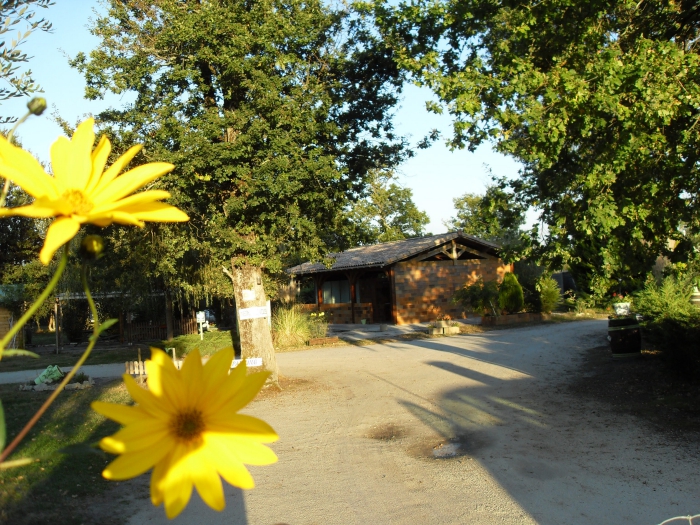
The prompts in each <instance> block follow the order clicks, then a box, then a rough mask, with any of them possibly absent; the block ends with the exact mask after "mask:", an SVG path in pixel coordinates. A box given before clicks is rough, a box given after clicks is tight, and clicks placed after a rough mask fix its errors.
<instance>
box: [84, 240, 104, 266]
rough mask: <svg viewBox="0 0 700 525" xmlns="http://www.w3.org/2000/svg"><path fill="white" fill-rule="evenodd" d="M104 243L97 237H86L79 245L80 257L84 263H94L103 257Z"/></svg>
mask: <svg viewBox="0 0 700 525" xmlns="http://www.w3.org/2000/svg"><path fill="white" fill-rule="evenodd" d="M104 248H105V241H104V239H103V238H102V237H100V236H99V235H86V236H85V238H84V239H83V242H81V243H80V250H79V253H80V257H81V259H83V260H84V261H96V260H97V259H100V258H101V257H102V256H103V255H104V253H103V252H104Z"/></svg>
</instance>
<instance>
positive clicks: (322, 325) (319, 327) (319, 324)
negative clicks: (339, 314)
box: [309, 312, 328, 337]
mask: <svg viewBox="0 0 700 525" xmlns="http://www.w3.org/2000/svg"><path fill="white" fill-rule="evenodd" d="M327 335H328V319H326V315H325V313H324V312H311V313H310V314H309V336H310V337H326V336H327Z"/></svg>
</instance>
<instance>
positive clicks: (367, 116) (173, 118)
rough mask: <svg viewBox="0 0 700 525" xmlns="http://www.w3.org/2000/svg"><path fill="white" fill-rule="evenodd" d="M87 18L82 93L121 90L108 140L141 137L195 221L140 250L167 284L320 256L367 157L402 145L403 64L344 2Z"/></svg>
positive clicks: (200, 6) (105, 123) (357, 189)
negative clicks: (395, 111)
mask: <svg viewBox="0 0 700 525" xmlns="http://www.w3.org/2000/svg"><path fill="white" fill-rule="evenodd" d="M92 32H93V33H94V34H95V35H96V36H97V37H99V39H100V44H99V46H98V47H97V49H95V50H93V51H92V52H91V53H89V55H86V54H82V53H81V54H79V55H77V56H76V57H75V58H74V60H73V61H72V65H73V66H74V67H76V68H77V69H78V70H79V71H80V72H82V73H83V74H84V76H85V78H86V81H87V88H86V96H87V97H88V98H90V99H95V98H99V97H102V96H103V95H104V94H105V93H106V92H113V93H117V94H129V95H130V96H131V97H133V102H131V103H127V104H125V105H124V107H121V108H114V109H111V110H109V111H105V112H103V113H101V114H100V115H98V116H97V121H98V124H99V126H100V127H101V128H102V130H103V131H105V132H106V133H108V134H109V135H110V136H111V138H112V139H113V141H114V142H115V143H116V144H117V147H116V148H115V149H117V150H122V151H123V150H124V149H125V147H127V146H130V145H131V144H133V143H137V142H141V143H144V144H145V148H144V153H143V155H144V156H145V157H146V159H143V160H151V159H158V160H160V161H169V162H172V163H173V164H175V166H176V169H175V170H174V171H173V173H172V174H171V175H169V176H167V177H164V178H163V179H162V183H161V185H162V187H163V188H164V189H167V190H169V191H171V192H172V194H173V201H174V203H176V204H177V205H178V206H179V207H181V208H182V209H184V210H185V211H186V212H187V213H188V214H189V216H190V217H191V221H190V222H189V223H188V224H187V225H185V226H178V227H177V228H176V229H175V230H173V228H172V227H169V226H166V225H160V226H156V227H154V228H151V231H156V233H154V234H153V235H154V236H152V237H151V238H150V239H151V240H153V241H154V242H155V240H156V239H157V241H158V245H159V246H160V250H159V253H158V254H157V255H155V254H151V255H149V256H146V257H147V258H148V257H151V258H155V259H157V260H158V262H157V268H156V269H154V271H157V272H159V273H160V274H161V275H164V276H166V277H167V279H166V280H168V282H170V283H171V285H177V286H182V287H187V286H189V287H192V286H197V285H201V286H203V287H204V288H206V290H207V291H212V290H216V289H217V287H218V291H220V292H221V291H223V284H222V282H223V281H222V280H221V279H225V277H222V272H221V271H220V268H221V264H230V263H232V264H233V265H234V266H235V265H238V264H252V265H257V266H260V267H264V268H265V269H266V270H268V271H271V272H276V271H279V270H281V269H282V268H283V267H284V266H285V264H286V261H288V260H290V259H299V258H305V259H309V258H320V257H321V256H322V255H323V254H324V253H325V252H326V251H327V250H328V246H327V244H326V239H328V238H330V232H329V231H328V230H330V229H331V228H332V227H333V225H334V224H337V223H338V215H339V214H340V213H341V212H342V210H344V209H346V208H347V206H348V204H349V202H351V201H352V200H356V199H357V198H358V197H359V196H360V195H362V194H363V192H364V189H365V186H366V183H367V180H368V173H369V171H370V170H371V169H374V168H377V167H379V166H382V167H391V166H393V165H395V164H396V163H398V162H399V161H400V160H401V159H402V158H403V157H404V155H405V154H406V149H405V146H406V144H405V143H404V141H403V139H401V138H400V137H397V136H395V135H394V133H393V130H392V124H391V111H392V108H393V106H394V105H395V103H396V101H397V96H398V93H399V91H400V87H401V84H402V81H403V79H402V74H401V73H400V72H399V70H398V68H397V67H396V64H395V62H394V60H393V57H392V55H391V53H390V51H389V50H388V49H387V48H386V47H385V46H383V45H382V43H381V41H380V40H379V39H378V38H377V37H376V36H375V35H374V34H373V32H372V31H371V30H370V28H367V27H365V24H364V22H363V19H361V18H359V17H357V16H352V15H351V14H350V13H348V12H345V11H337V10H333V9H331V8H329V7H327V6H326V5H325V4H324V3H322V2H319V1H311V2H308V1H304V2H302V1H299V0H265V1H250V2H245V1H244V2H239V1H236V2H234V1H229V0H215V1H211V2H186V3H183V2H180V1H176V0H157V1H155V2H149V3H144V2H141V1H139V0H127V1H121V0H120V1H117V0H112V1H110V2H109V11H108V14H107V15H106V16H104V17H99V18H98V19H97V20H96V21H95V24H94V27H93V28H92ZM131 235H138V233H136V234H131ZM153 246H154V244H153V243H150V242H148V243H145V244H141V245H139V244H138V242H136V243H135V244H133V245H132V247H133V248H134V249H135V250H151V248H152V247H153ZM229 289H230V284H229Z"/></svg>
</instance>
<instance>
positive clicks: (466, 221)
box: [445, 185, 525, 261]
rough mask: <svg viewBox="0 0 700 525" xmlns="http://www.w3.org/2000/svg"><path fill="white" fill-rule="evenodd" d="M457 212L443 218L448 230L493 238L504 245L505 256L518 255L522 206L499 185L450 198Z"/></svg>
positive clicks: (505, 258)
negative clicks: (447, 218) (482, 192)
mask: <svg viewBox="0 0 700 525" xmlns="http://www.w3.org/2000/svg"><path fill="white" fill-rule="evenodd" d="M452 202H453V203H454V207H455V209H456V210H457V216H456V217H452V218H451V219H450V220H449V221H446V222H445V226H447V227H448V228H449V229H450V230H462V231H463V232H464V233H466V234H469V235H473V236H474V237H479V238H480V239H483V240H485V241H491V242H495V243H497V244H500V245H501V246H502V247H503V257H504V260H506V261H510V260H516V259H518V258H519V257H518V252H519V251H520V248H521V244H522V241H521V236H522V235H521V231H520V227H521V226H522V225H523V224H524V223H525V212H524V208H523V207H522V206H521V205H519V204H518V203H517V202H516V201H515V199H514V196H513V195H512V194H511V193H509V192H507V191H506V190H505V189H504V188H503V187H502V186H498V185H491V186H488V187H487V188H486V193H484V194H483V195H481V194H477V193H465V194H464V195H462V196H461V197H456V198H454V199H453V200H452Z"/></svg>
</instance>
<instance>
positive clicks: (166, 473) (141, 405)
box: [92, 348, 278, 518]
mask: <svg viewBox="0 0 700 525" xmlns="http://www.w3.org/2000/svg"><path fill="white" fill-rule="evenodd" d="M151 352H152V354H151V359H150V361H146V367H147V372H148V386H149V390H145V389H143V388H141V387H140V386H138V384H137V383H136V381H134V379H133V378H132V377H131V376H129V375H125V376H124V381H125V382H126V387H127V389H128V390H129V393H130V394H131V397H132V398H133V399H134V401H136V403H138V405H137V406H131V407H130V406H123V405H115V404H111V403H103V402H99V401H95V402H94V403H93V404H92V408H93V409H94V410H96V411H97V412H99V413H100V414H103V415H104V416H107V417H108V418H110V419H114V420H115V421H117V422H119V423H121V424H123V425H125V427H124V428H123V429H122V430H120V431H119V432H117V433H116V434H114V435H113V436H110V437H106V438H104V439H103V440H101V441H100V446H101V447H102V449H103V450H105V451H107V452H110V453H112V454H121V456H119V457H118V458H117V459H115V460H114V461H113V462H112V463H110V464H109V465H108V466H107V468H106V469H105V470H104V472H103V473H102V475H103V476H104V477H105V478H107V479H114V480H123V479H129V478H133V477H135V476H139V475H140V474H143V473H144V472H146V471H147V470H149V469H150V468H151V467H155V468H154V469H153V474H152V475H151V501H152V502H153V504H154V505H156V506H158V505H160V504H161V503H163V502H165V512H166V514H167V516H168V518H174V517H175V516H177V515H178V514H180V512H181V511H182V509H184V508H185V506H186V505H187V503H188V501H189V499H190V496H191V494H192V485H194V486H195V487H197V492H199V495H200V496H201V497H202V499H203V500H204V501H205V502H206V503H207V505H209V506H210V507H212V508H213V509H216V510H223V508H224V506H225V503H224V492H223V488H222V486H221V479H220V478H219V476H221V477H223V478H224V479H225V480H226V481H228V482H229V483H230V484H231V485H234V486H236V487H240V488H243V489H252V488H253V486H254V482H253V478H252V477H251V475H250V473H249V472H248V470H247V469H246V468H245V466H244V465H243V464H244V463H247V464H249V465H269V464H271V463H274V462H275V461H277V456H276V455H275V453H274V452H272V450H270V449H269V448H268V447H266V446H265V445H262V444H261V443H271V442H272V441H276V440H277V438H278V436H277V434H276V433H275V431H274V430H272V428H271V427H270V426H269V425H268V424H267V423H265V422H264V421H262V420H260V419H257V418H254V417H251V416H246V415H242V414H236V412H237V411H238V410H239V409H241V408H242V407H243V406H245V405H246V404H248V403H249V402H250V401H251V400H252V399H253V398H254V397H255V396H256V394H257V393H258V392H259V391H260V388H261V387H262V385H263V384H264V383H265V380H266V379H267V377H268V374H267V373H258V374H251V375H246V366H245V362H243V363H241V364H240V365H238V366H237V367H236V368H235V369H234V370H233V371H232V372H231V375H228V372H229V369H230V366H231V361H232V360H233V350H232V349H230V348H229V349H225V350H220V351H219V352H217V353H216V354H214V356H213V357H212V358H211V359H210V360H209V361H208V362H207V364H206V365H204V366H202V360H201V357H200V355H199V352H198V351H196V350H195V351H193V352H191V353H190V354H189V355H188V356H187V359H185V362H184V364H183V366H182V370H181V371H178V370H177V369H176V368H175V366H174V365H173V362H172V361H171V360H170V359H169V358H168V356H167V354H165V353H164V352H162V351H161V350H158V349H156V348H152V349H151Z"/></svg>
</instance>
